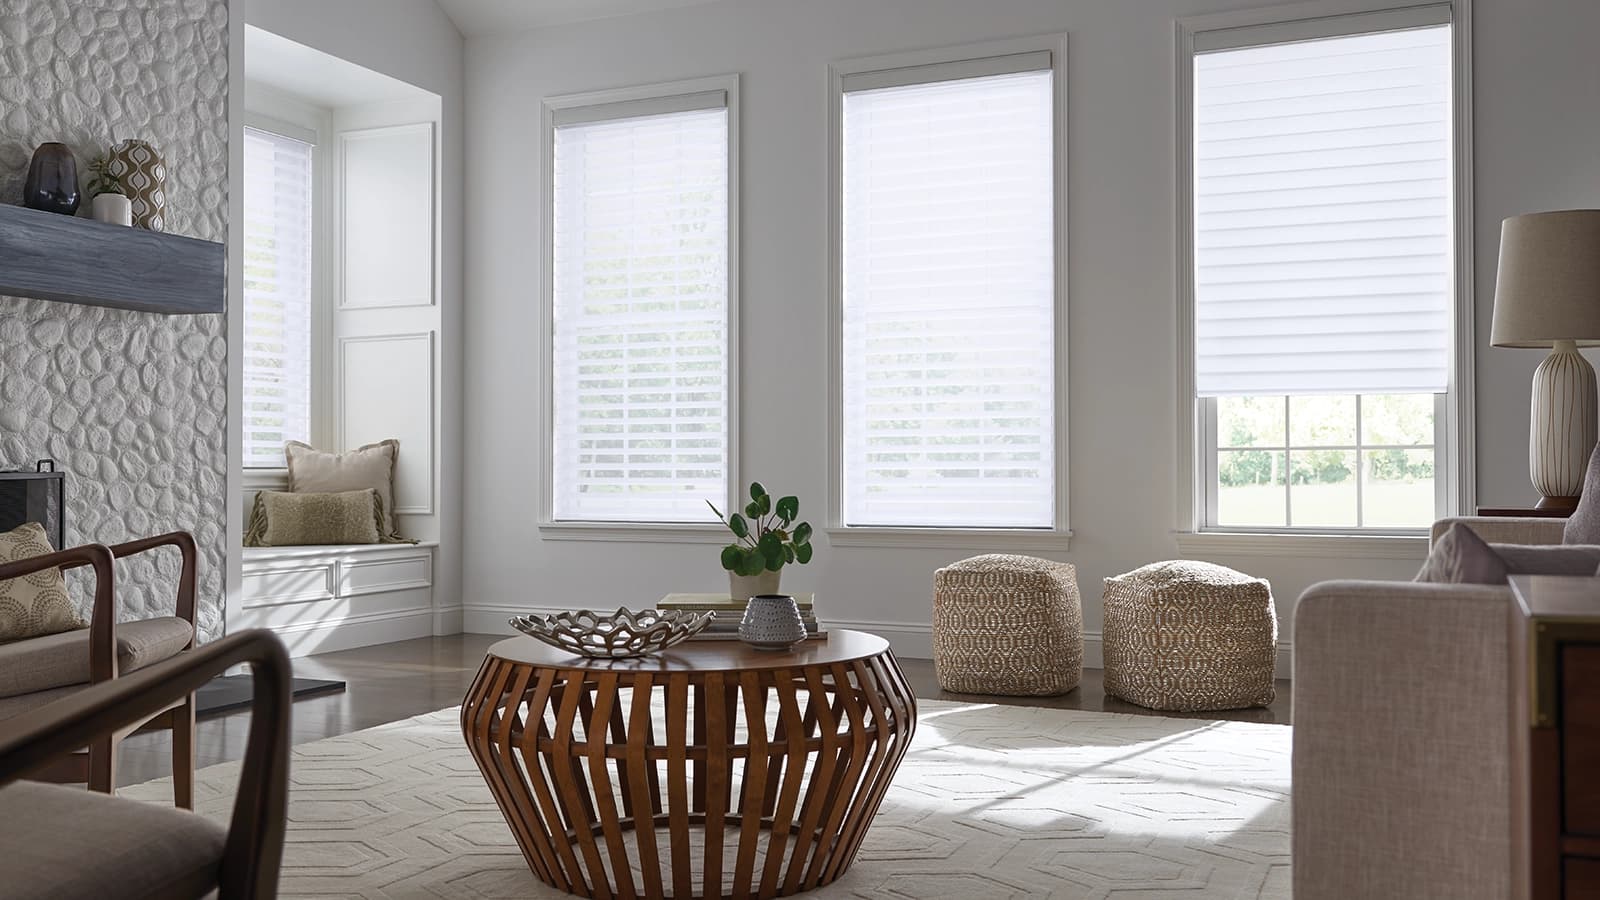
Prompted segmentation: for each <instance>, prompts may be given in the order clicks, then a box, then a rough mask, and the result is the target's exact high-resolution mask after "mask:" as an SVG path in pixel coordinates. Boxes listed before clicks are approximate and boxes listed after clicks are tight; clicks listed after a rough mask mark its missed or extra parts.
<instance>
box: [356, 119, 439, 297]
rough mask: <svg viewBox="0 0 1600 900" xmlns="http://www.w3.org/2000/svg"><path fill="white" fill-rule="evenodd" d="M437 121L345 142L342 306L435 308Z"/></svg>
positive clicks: (372, 130)
mask: <svg viewBox="0 0 1600 900" xmlns="http://www.w3.org/2000/svg"><path fill="white" fill-rule="evenodd" d="M433 142H434V136H433V123H431V122H423V123H419V124H415V125H397V126H394V127H391V128H370V129H365V130H361V131H347V132H345V133H343V134H341V135H340V136H339V150H340V155H341V165H340V174H341V179H340V180H341V184H342V186H343V190H342V192H341V201H342V209H343V212H344V215H343V227H342V229H341V234H342V236H343V245H344V254H343V263H344V290H343V292H342V298H341V302H340V305H341V306H343V307H345V308H356V309H370V308H374V307H385V306H418V305H425V304H431V303H432V302H433V285H434V267H433V258H434V239H433V238H434V159H433Z"/></svg>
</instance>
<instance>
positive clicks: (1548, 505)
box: [1533, 497, 1578, 513]
mask: <svg viewBox="0 0 1600 900" xmlns="http://www.w3.org/2000/svg"><path fill="white" fill-rule="evenodd" d="M1533 508H1534V509H1542V510H1549V511H1550V512H1568V513H1569V512H1572V511H1573V510H1575V509H1577V508H1578V498H1577V497H1540V498H1539V502H1538V503H1535V504H1534V505H1533Z"/></svg>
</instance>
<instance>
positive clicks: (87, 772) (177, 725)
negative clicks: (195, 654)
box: [0, 531, 199, 809]
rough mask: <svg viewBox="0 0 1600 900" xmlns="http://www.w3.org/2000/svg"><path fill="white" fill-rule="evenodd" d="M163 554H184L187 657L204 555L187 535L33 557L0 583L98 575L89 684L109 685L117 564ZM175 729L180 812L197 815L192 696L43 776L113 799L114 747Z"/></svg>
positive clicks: (179, 602) (99, 740)
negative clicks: (49, 573) (132, 737)
mask: <svg viewBox="0 0 1600 900" xmlns="http://www.w3.org/2000/svg"><path fill="white" fill-rule="evenodd" d="M160 547H176V548H178V551H179V553H181V554H182V558H183V568H182V569H181V571H180V572H179V574H178V586H177V598H176V612H175V613H174V614H175V615H176V616H177V617H178V618H180V619H183V620H184V621H186V622H188V623H189V630H190V636H189V643H188V644H187V645H185V647H184V650H185V651H188V650H190V649H191V648H193V647H194V624H195V623H194V616H195V590H196V581H197V574H198V563H199V554H198V551H197V550H196V547H195V543H194V538H193V537H191V536H190V535H189V534H188V533H187V532H183V531H174V532H171V533H169V534H163V535H159V536H156V537H149V538H141V539H139V540H136V541H128V542H126V543H122V544H116V545H114V546H110V547H107V546H105V545H103V544H85V545H83V546H81V547H72V548H70V549H67V550H60V551H57V552H55V553H48V554H45V555H44V556H35V557H32V558H30V559H24V560H19V561H17V562H12V563H5V564H0V580H4V579H8V578H18V577H21V576H23V575H31V574H33V573H34V572H39V571H42V570H44V569H49V568H51V567H60V568H61V570H62V571H67V570H70V569H76V568H81V567H83V566H89V567H91V568H93V569H94V579H95V587H94V606H93V608H92V610H91V612H90V615H89V683H90V684H91V685H95V684H100V683H102V682H106V681H111V680H113V679H115V678H117V677H118V675H119V672H118V665H117V597H116V566H115V561H116V560H118V559H125V558H127V557H130V556H136V555H138V554H140V553H145V552H148V551H151V550H155V549H157V548H160ZM161 728H170V729H172V792H173V800H174V802H175V803H176V805H178V806H180V807H183V808H184V809H193V808H194V737H195V715H194V693H193V692H192V691H191V692H190V693H188V694H187V695H185V696H183V697H181V698H176V699H174V700H173V701H172V702H171V703H170V704H169V705H168V707H167V708H166V709H162V710H158V711H156V712H154V713H152V714H151V715H149V716H148V717H146V718H145V719H142V720H139V721H137V722H128V723H125V724H124V725H123V726H122V727H120V728H118V729H115V730H112V731H108V732H106V733H105V734H101V735H98V736H97V737H96V739H95V740H94V741H92V742H91V743H89V745H88V748H87V751H86V752H85V751H72V752H68V753H66V754H63V756H62V758H61V759H59V760H57V761H56V764H55V765H53V766H52V767H50V769H49V770H48V771H46V772H44V773H42V777H44V778H45V779H46V780H50V781H86V782H88V784H89V789H90V790H93V791H100V792H101V793H106V794H109V793H111V792H112V791H114V790H115V789H116V784H117V745H118V744H119V743H120V742H121V741H122V739H123V738H124V737H127V736H128V735H129V734H132V733H133V732H135V731H141V730H151V729H161Z"/></svg>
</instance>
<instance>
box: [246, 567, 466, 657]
mask: <svg viewBox="0 0 1600 900" xmlns="http://www.w3.org/2000/svg"><path fill="white" fill-rule="evenodd" d="M438 546H439V545H438V542H437V541H424V542H422V543H419V544H358V545H342V544H341V545H329V546H317V547H246V548H244V558H243V563H244V564H243V572H242V578H241V579H240V588H239V605H238V607H237V608H236V609H234V610H232V611H231V612H232V613H233V615H232V616H231V617H230V620H229V622H228V630H229V631H230V632H232V631H237V630H239V629H243V628H268V629H271V630H272V631H273V632H275V633H276V634H277V635H278V636H279V637H280V638H282V639H283V641H284V643H285V644H287V645H288V646H289V651H290V653H291V654H292V655H294V656H307V655H310V654H313V653H326V652H330V651H333V650H347V649H350V648H353V647H364V646H368V645H371V644H380V643H388V642H390V641H400V640H406V639H409V638H418V637H428V636H431V635H433V634H435V633H442V632H438V631H437V626H438V622H437V619H438V618H439V611H438V610H436V609H435V604H434V592H433V558H434V553H435V551H436V550H437V548H438Z"/></svg>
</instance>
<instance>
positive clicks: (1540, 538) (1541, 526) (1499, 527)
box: [1428, 516, 1567, 546]
mask: <svg viewBox="0 0 1600 900" xmlns="http://www.w3.org/2000/svg"><path fill="white" fill-rule="evenodd" d="M1457 522H1460V523H1462V524H1463V525H1466V526H1467V527H1468V528H1471V529H1472V530H1473V532H1474V533H1476V534H1477V535H1478V537H1481V538H1483V539H1484V540H1485V541H1486V542H1488V543H1491V544H1559V543H1561V536H1562V532H1563V531H1565V530H1566V527H1567V520H1566V519H1549V518H1543V517H1536V516H1451V517H1449V518H1445V519H1440V520H1439V521H1437V522H1434V523H1433V529H1432V531H1431V532H1430V534H1429V535H1428V544H1429V545H1430V546H1431V545H1432V544H1435V543H1437V542H1438V540H1439V538H1441V537H1444V533H1445V532H1447V531H1449V530H1450V526H1452V525H1454V524H1456V523H1457Z"/></svg>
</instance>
